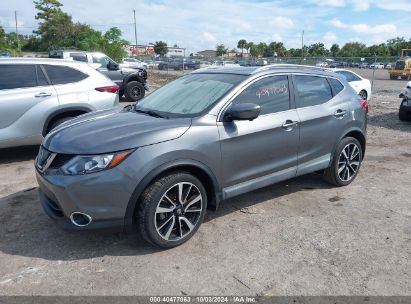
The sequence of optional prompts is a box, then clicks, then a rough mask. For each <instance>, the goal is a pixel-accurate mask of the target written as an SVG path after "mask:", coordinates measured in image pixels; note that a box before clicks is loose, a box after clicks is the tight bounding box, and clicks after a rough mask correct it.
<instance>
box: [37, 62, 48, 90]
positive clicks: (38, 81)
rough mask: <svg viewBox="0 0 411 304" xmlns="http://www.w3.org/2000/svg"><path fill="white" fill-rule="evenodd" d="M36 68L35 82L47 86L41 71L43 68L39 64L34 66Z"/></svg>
mask: <svg viewBox="0 0 411 304" xmlns="http://www.w3.org/2000/svg"><path fill="white" fill-rule="evenodd" d="M36 69H37V84H38V85H39V86H48V85H49V83H48V81H47V79H46V76H45V75H44V73H43V70H42V69H41V68H40V67H39V66H36Z"/></svg>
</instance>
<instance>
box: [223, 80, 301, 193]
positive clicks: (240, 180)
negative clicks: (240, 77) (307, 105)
mask: <svg viewBox="0 0 411 304" xmlns="http://www.w3.org/2000/svg"><path fill="white" fill-rule="evenodd" d="M292 98H293V94H291V93H290V85H289V76H287V75H276V76H268V77H264V78H259V79H258V80H256V81H254V82H253V83H251V84H250V85H248V86H247V87H246V88H245V89H244V90H243V91H242V92H241V93H240V94H239V95H237V96H236V97H235V98H234V99H233V100H232V104H236V103H255V104H258V105H259V106H260V107H261V112H260V115H259V116H258V117H257V118H256V119H254V120H253V121H232V122H218V123H217V125H218V130H219V133H220V143H221V154H222V160H221V163H222V175H223V176H222V177H223V187H224V188H225V189H224V195H225V198H228V197H231V196H234V195H238V194H241V193H244V192H247V191H251V190H254V189H257V188H260V187H264V186H267V185H269V184H272V183H275V182H278V181H280V180H284V179H288V178H292V177H294V176H295V175H296V171H297V152H298V144H299V125H298V115H297V112H296V110H295V107H294V105H293V102H292Z"/></svg>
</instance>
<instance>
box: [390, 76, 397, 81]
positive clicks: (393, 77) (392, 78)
mask: <svg viewBox="0 0 411 304" xmlns="http://www.w3.org/2000/svg"><path fill="white" fill-rule="evenodd" d="M397 78H398V77H395V76H392V75H390V79H391V80H397Z"/></svg>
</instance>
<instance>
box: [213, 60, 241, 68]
mask: <svg viewBox="0 0 411 304" xmlns="http://www.w3.org/2000/svg"><path fill="white" fill-rule="evenodd" d="M213 66H218V67H239V66H240V65H239V64H238V63H235V62H234V61H223V60H221V61H215V62H214V63H213Z"/></svg>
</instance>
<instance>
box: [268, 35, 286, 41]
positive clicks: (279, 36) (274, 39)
mask: <svg viewBox="0 0 411 304" xmlns="http://www.w3.org/2000/svg"><path fill="white" fill-rule="evenodd" d="M271 41H276V42H280V41H283V37H282V36H281V35H280V34H274V35H272V36H271Z"/></svg>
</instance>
